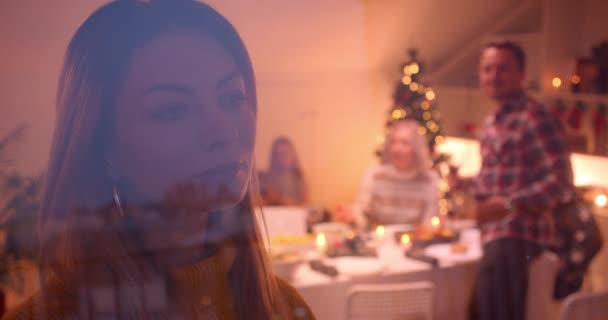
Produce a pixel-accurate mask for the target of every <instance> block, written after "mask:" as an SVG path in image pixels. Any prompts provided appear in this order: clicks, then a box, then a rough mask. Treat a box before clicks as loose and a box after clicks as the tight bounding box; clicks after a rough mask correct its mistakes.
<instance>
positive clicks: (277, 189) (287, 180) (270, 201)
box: [260, 137, 308, 207]
mask: <svg viewBox="0 0 608 320" xmlns="http://www.w3.org/2000/svg"><path fill="white" fill-rule="evenodd" d="M260 193H261V195H262V200H263V202H264V204H265V205H275V206H300V207H304V206H307V205H308V185H307V184H306V179H305V178H304V174H303V173H302V168H301V167H300V162H299V160H298V155H297V153H296V148H295V146H294V144H293V143H292V142H291V140H289V139H288V138H287V137H278V138H276V139H275V140H274V142H273V143H272V149H271V152H270V165H269V167H268V170H267V171H265V172H262V173H261V174H260Z"/></svg>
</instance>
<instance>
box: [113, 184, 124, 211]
mask: <svg viewBox="0 0 608 320" xmlns="http://www.w3.org/2000/svg"><path fill="white" fill-rule="evenodd" d="M112 196H113V198H114V205H115V206H116V208H118V213H120V217H121V218H124V217H125V212H124V211H123V209H122V204H121V202H120V195H119V194H118V188H117V187H116V184H113V185H112Z"/></svg>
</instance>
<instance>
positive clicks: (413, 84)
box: [410, 82, 418, 91]
mask: <svg viewBox="0 0 608 320" xmlns="http://www.w3.org/2000/svg"><path fill="white" fill-rule="evenodd" d="M410 90H412V91H416V90H418V84H417V83H416V82H412V83H411V84H410Z"/></svg>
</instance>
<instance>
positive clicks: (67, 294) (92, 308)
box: [2, 250, 315, 320]
mask: <svg viewBox="0 0 608 320" xmlns="http://www.w3.org/2000/svg"><path fill="white" fill-rule="evenodd" d="M220 251H223V250H220ZM229 260H233V259H229ZM227 265H231V263H226V256H225V255H224V254H221V253H220V254H216V255H214V256H212V257H210V258H207V259H205V260H204V261H202V262H200V263H197V264H194V265H189V266H186V267H182V268H180V269H179V270H176V272H175V274H174V275H173V276H174V277H173V279H174V282H175V283H174V284H172V285H174V286H175V289H176V291H178V292H183V293H185V295H184V296H187V297H188V299H185V300H187V301H184V302H183V304H184V305H183V307H184V308H185V309H186V310H188V314H189V315H187V316H183V317H182V318H180V319H184V320H190V319H218V320H224V319H226V320H229V319H234V318H235V312H234V310H233V309H232V308H231V306H232V299H231V296H230V294H229V290H228V287H227V286H228V284H227V280H226V279H227V269H228V268H227V267H226V266H227ZM277 283H278V286H279V291H280V294H281V298H282V300H283V302H284V304H285V305H284V307H285V308H286V311H287V313H288V316H287V317H280V316H278V315H277V316H276V317H273V319H272V320H275V319H276V320H279V319H281V320H283V319H285V320H287V319H294V320H300V319H306V320H308V319H315V317H314V315H313V313H312V311H311V310H310V308H309V307H308V305H307V304H306V302H304V300H303V299H302V297H301V296H300V294H299V293H298V292H297V291H296V290H295V289H294V288H293V287H292V286H290V285H289V284H288V283H286V282H285V281H284V280H282V279H280V278H277ZM158 288H159V287H158V286H155V284H154V283H150V284H149V285H146V287H145V288H139V290H141V291H140V292H141V296H142V299H143V304H144V305H145V306H146V310H148V311H152V312H151V314H153V315H154V314H156V316H153V319H169V318H170V317H169V316H167V312H166V310H167V309H166V300H165V299H164V298H163V295H162V294H155V293H164V294H166V291H165V290H162V287H161V290H158ZM95 289H97V290H95ZM95 289H93V290H88V291H89V292H88V293H87V294H85V295H83V294H82V292H80V293H79V292H74V290H69V289H68V288H67V286H65V285H61V284H57V285H53V286H50V287H49V290H48V291H49V296H54V297H56V298H57V297H59V299H56V300H53V301H58V302H55V303H53V304H51V303H48V301H45V299H44V298H43V297H42V296H41V295H40V294H37V295H34V296H32V297H30V298H29V299H28V300H26V301H25V302H24V303H23V304H22V305H20V306H19V307H17V308H15V309H13V310H11V311H9V312H8V313H7V314H6V315H5V316H4V317H3V318H2V319H3V320H42V319H44V320H55V319H57V320H64V319H120V317H119V314H120V311H119V313H116V310H126V309H128V308H129V306H128V305H126V304H127V303H123V305H121V301H124V299H121V293H120V292H121V290H123V289H124V290H138V288H128V287H127V288H122V289H119V290H118V291H117V290H116V288H115V287H109V288H105V290H104V288H101V289H99V288H95ZM117 292H118V293H117ZM83 296H85V298H83ZM83 299H85V300H86V299H88V302H89V303H86V301H83ZM85 306H86V307H85ZM125 308H126V309H125ZM163 308H164V309H163ZM155 310H158V312H157V313H155ZM163 310H164V311H165V312H163ZM91 315H92V316H91ZM260 320H264V319H260ZM269 320H270V319H269Z"/></svg>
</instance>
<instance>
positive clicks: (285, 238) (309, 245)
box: [270, 234, 315, 253]
mask: <svg viewBox="0 0 608 320" xmlns="http://www.w3.org/2000/svg"><path fill="white" fill-rule="evenodd" d="M314 247H315V237H314V235H312V234H302V235H290V234H280V235H276V236H273V237H271V238H270V248H271V250H270V251H271V252H277V253H285V252H294V251H295V252H301V251H307V250H310V249H314Z"/></svg>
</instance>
